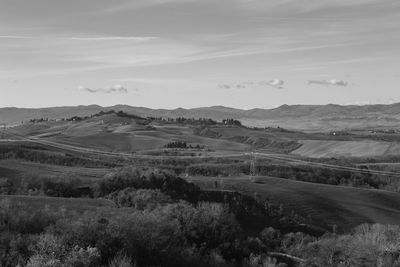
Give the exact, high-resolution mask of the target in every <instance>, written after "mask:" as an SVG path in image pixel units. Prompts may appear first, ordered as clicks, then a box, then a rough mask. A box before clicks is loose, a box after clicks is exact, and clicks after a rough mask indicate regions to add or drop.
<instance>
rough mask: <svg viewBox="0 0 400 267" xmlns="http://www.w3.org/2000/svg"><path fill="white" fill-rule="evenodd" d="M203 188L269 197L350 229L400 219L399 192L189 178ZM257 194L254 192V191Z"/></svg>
mask: <svg viewBox="0 0 400 267" xmlns="http://www.w3.org/2000/svg"><path fill="white" fill-rule="evenodd" d="M187 179H188V180H189V181H192V182H194V183H195V184H197V185H199V186H200V187H202V188H207V189H211V188H215V181H218V188H215V189H216V190H220V189H224V190H235V191H239V192H242V193H245V194H247V195H250V196H256V195H257V196H258V197H261V198H269V199H270V200H271V201H272V202H273V203H282V204H283V205H284V209H286V210H294V211H295V212H297V213H299V214H302V215H303V216H311V218H312V219H313V220H314V222H315V223H316V224H317V225H323V224H324V223H326V224H328V225H334V224H336V225H338V226H339V227H340V228H342V229H344V230H349V229H351V228H352V227H355V226H357V225H359V224H362V223H366V222H369V223H387V224H398V223H399V222H400V194H398V193H393V192H388V191H383V190H370V189H360V188H352V187H343V186H332V185H324V184H314V183H307V182H299V181H293V180H287V179H281V178H270V177H258V178H256V179H255V181H250V180H249V178H248V177H245V176H243V177H221V178H210V177H189V178H187ZM255 193H257V194H255Z"/></svg>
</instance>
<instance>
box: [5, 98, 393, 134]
mask: <svg viewBox="0 0 400 267" xmlns="http://www.w3.org/2000/svg"><path fill="white" fill-rule="evenodd" d="M101 110H103V111H108V110H115V111H120V110H121V111H124V112H127V113H130V114H136V115H139V116H143V117H148V116H153V117H170V118H176V117H186V118H212V119H214V120H222V119H224V118H235V119H239V120H241V121H242V122H243V123H244V124H245V125H249V126H261V127H266V126H278V125H279V126H281V127H284V128H289V129H302V130H304V129H307V130H338V129H346V128H376V127H389V128H392V127H394V128H396V127H397V125H398V124H399V122H400V103H397V104H391V105H365V106H355V105H350V106H340V105H332V104H330V105H292V106H289V105H282V106H280V107H278V108H275V109H258V108H256V109H250V110H242V109H235V108H228V107H223V106H213V107H202V108H192V109H184V108H177V109H170V110H168V109H150V108H144V107H132V106H126V105H116V106H111V107H101V106H97V105H90V106H76V107H50V108H39V109H25V108H24V109H23V108H1V109H0V124H18V123H21V122H26V121H29V120H30V119H37V118H49V119H59V118H66V117H73V116H88V115H90V114H95V113H98V112H100V111H101Z"/></svg>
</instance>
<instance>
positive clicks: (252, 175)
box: [249, 151, 257, 181]
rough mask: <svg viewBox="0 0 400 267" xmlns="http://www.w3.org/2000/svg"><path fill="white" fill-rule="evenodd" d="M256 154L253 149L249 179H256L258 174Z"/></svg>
mask: <svg viewBox="0 0 400 267" xmlns="http://www.w3.org/2000/svg"><path fill="white" fill-rule="evenodd" d="M256 162H257V158H256V154H255V153H254V152H253V151H251V153H250V176H249V179H250V181H254V179H255V177H256V176H257V167H256Z"/></svg>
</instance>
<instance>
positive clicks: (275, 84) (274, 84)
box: [218, 79, 285, 89]
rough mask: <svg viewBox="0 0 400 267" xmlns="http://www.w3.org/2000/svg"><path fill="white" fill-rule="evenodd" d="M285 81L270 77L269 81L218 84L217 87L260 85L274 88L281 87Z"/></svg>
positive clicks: (234, 87) (232, 87)
mask: <svg viewBox="0 0 400 267" xmlns="http://www.w3.org/2000/svg"><path fill="white" fill-rule="evenodd" d="M284 84H285V81H283V80H280V79H272V80H270V81H258V82H241V83H236V84H219V85H218V88H221V89H244V88H249V87H260V86H270V87H274V88H276V89H282V88H283V85H284Z"/></svg>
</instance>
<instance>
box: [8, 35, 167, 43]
mask: <svg viewBox="0 0 400 267" xmlns="http://www.w3.org/2000/svg"><path fill="white" fill-rule="evenodd" d="M0 39H36V40H74V41H138V42H145V41H151V40H157V39H160V38H159V37H157V36H85V37H79V36H72V37H70V36H61V37H60V36H43V35H37V36H30V35H0Z"/></svg>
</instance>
